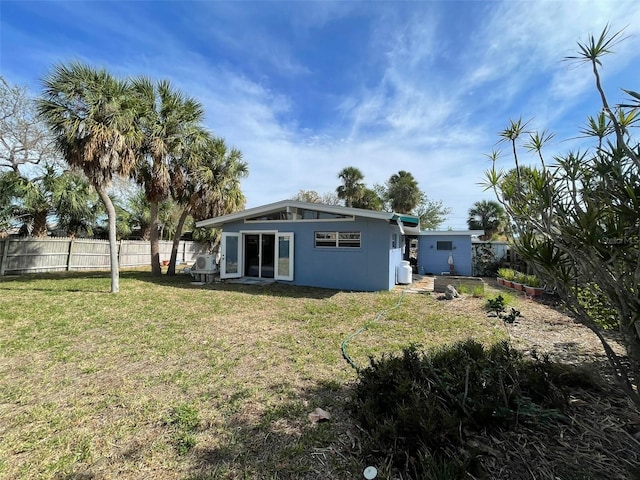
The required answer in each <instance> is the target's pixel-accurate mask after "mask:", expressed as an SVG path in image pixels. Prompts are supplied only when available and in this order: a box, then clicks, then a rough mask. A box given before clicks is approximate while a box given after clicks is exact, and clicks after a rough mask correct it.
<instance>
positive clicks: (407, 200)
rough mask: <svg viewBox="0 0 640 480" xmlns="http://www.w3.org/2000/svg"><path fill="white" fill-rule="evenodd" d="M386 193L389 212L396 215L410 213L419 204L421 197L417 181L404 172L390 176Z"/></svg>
mask: <svg viewBox="0 0 640 480" xmlns="http://www.w3.org/2000/svg"><path fill="white" fill-rule="evenodd" d="M386 193H387V200H388V201H389V203H390V206H391V210H393V211H394V212H398V213H411V212H412V211H413V210H414V209H415V208H416V207H417V206H418V204H419V203H420V199H421V196H422V192H421V191H420V188H419V187H418V182H417V180H416V179H415V178H414V177H413V175H412V174H411V173H409V172H407V171H405V170H400V171H399V172H398V173H395V174H393V175H391V177H390V178H389V181H388V182H387V192H386Z"/></svg>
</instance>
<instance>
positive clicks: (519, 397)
mask: <svg viewBox="0 0 640 480" xmlns="http://www.w3.org/2000/svg"><path fill="white" fill-rule="evenodd" d="M564 375H566V370H562V371H561V370H558V369H556V367H555V366H554V364H552V363H550V362H549V361H548V358H542V359H540V358H535V359H533V360H525V359H524V358H523V356H522V354H521V353H519V352H518V351H516V350H515V349H512V348H511V347H510V346H509V345H508V344H507V343H506V342H503V343H499V344H496V345H493V346H492V347H491V348H485V347H484V346H483V345H482V344H480V343H478V342H475V341H473V340H467V341H465V342H461V343H458V344H455V345H453V346H449V347H445V348H441V349H438V350H434V351H431V352H427V353H424V352H421V351H419V350H418V348H417V347H416V346H411V347H408V348H406V349H405V350H404V351H403V353H402V354H401V355H398V356H393V355H383V356H382V358H381V359H379V360H375V359H374V358H371V359H370V366H369V367H368V368H366V369H363V370H361V371H360V372H359V382H358V383H357V385H356V387H355V389H354V393H353V395H352V398H351V400H350V411H351V412H352V414H353V416H354V417H355V420H356V421H357V422H358V423H359V425H360V426H361V427H362V429H363V431H364V432H366V434H367V436H366V438H365V440H364V444H363V446H364V447H365V450H366V451H365V454H366V455H371V456H377V457H383V458H379V461H380V462H381V464H382V463H385V462H386V463H388V464H390V465H393V466H394V467H395V468H396V469H398V470H399V471H401V472H402V474H403V478H425V479H435V478H452V479H455V478H467V477H465V473H464V472H465V471H467V472H469V473H470V474H472V475H480V476H482V472H480V471H478V470H479V467H478V463H477V461H476V460H477V458H476V456H475V453H474V449H473V448H471V447H469V446H467V445H466V444H465V439H464V437H465V436H464V435H461V432H476V433H479V432H486V431H491V430H492V429H508V428H511V427H513V426H514V425H515V424H516V423H523V422H524V423H527V422H530V423H536V422H544V421H548V420H549V419H551V418H554V417H557V416H558V415H560V412H561V411H562V410H563V408H564V407H565V405H566V396H565V394H564V392H563V391H562V390H561V389H560V388H559V387H558V385H563V383H562V382H563V381H564V380H561V378H563V377H564ZM461 452H463V454H461ZM425 459H429V461H425ZM447 475H449V476H448V477H447Z"/></svg>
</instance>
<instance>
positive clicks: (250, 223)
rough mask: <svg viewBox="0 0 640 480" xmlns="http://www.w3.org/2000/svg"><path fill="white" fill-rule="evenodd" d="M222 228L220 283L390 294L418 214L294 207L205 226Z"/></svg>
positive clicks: (253, 211) (266, 208) (282, 205)
mask: <svg viewBox="0 0 640 480" xmlns="http://www.w3.org/2000/svg"><path fill="white" fill-rule="evenodd" d="M196 226H198V227H211V228H220V229H222V240H221V244H220V254H221V255H220V278H222V279H224V278H239V277H258V278H273V279H275V280H278V281H283V282H290V283H291V284H294V285H304V286H313V287H323V288H334V289H339V290H358V291H378V290H391V289H392V288H393V287H394V285H395V284H396V275H397V269H398V266H400V265H401V264H402V261H403V250H404V238H403V237H404V235H417V234H418V233H419V231H420V220H419V218H418V217H416V216H413V215H404V214H397V213H394V212H378V211H374V210H365V209H361V208H350V207H342V206H336V205H323V204H318V203H306V202H298V201H293V200H283V201H280V202H276V203H272V204H269V205H263V206H260V207H255V208H250V209H247V210H243V211H241V212H236V213H232V214H229V215H224V216H221V217H216V218H211V219H208V220H202V221H200V222H197V223H196Z"/></svg>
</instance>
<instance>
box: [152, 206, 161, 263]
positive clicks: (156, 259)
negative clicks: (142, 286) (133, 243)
mask: <svg viewBox="0 0 640 480" xmlns="http://www.w3.org/2000/svg"><path fill="white" fill-rule="evenodd" d="M149 203H150V205H151V232H149V233H150V235H149V239H150V240H149V241H150V243H151V273H152V275H162V268H161V267H160V244H159V238H158V233H159V232H158V202H157V200H152V201H150V202H149Z"/></svg>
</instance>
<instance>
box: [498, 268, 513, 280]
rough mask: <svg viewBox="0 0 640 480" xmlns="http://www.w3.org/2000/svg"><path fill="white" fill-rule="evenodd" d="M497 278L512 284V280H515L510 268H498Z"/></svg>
mask: <svg viewBox="0 0 640 480" xmlns="http://www.w3.org/2000/svg"><path fill="white" fill-rule="evenodd" d="M498 276H499V277H500V278H503V279H504V280H508V281H510V282H512V281H513V279H514V278H516V272H515V270H513V269H512V268H499V269H498Z"/></svg>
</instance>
